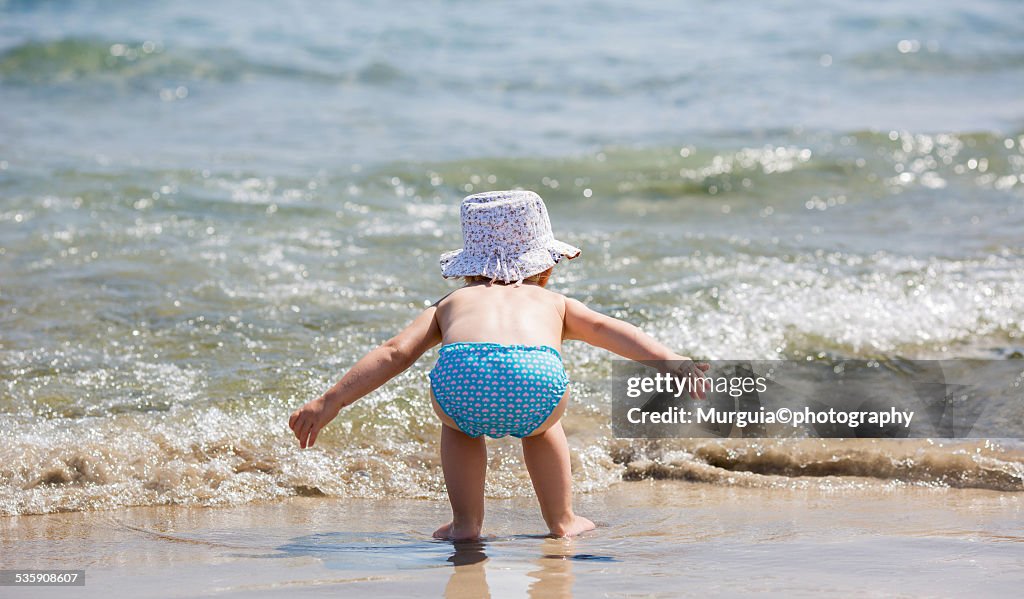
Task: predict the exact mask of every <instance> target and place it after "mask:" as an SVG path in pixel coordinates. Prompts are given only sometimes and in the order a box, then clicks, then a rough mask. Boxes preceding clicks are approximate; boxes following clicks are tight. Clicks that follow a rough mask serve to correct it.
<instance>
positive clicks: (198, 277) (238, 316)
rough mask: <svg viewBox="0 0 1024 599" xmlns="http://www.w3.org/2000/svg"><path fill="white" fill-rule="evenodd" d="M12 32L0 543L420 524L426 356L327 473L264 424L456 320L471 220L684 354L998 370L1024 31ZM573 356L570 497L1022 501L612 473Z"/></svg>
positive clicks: (289, 22)
mask: <svg viewBox="0 0 1024 599" xmlns="http://www.w3.org/2000/svg"><path fill="white" fill-rule="evenodd" d="M0 11H2V12H0V105H2V112H0V433H2V435H3V437H2V438H3V439H4V442H3V443H2V445H0V486H3V487H4V488H5V492H4V493H3V494H0V512H2V513H25V512H40V511H54V510H65V509H86V508H90V507H109V506H116V505H123V504H149V503H178V502H182V503H235V502H245V501H250V500H253V499H259V498H267V497H275V496H279V495H291V494H295V493H299V494H325V495H340V496H350V495H358V496H375V495H379V494H392V495H402V496H413V497H420V496H438V495H439V494H440V493H441V492H442V491H443V487H442V484H441V479H440V471H439V468H438V464H437V458H436V447H435V445H436V441H435V436H436V430H435V427H436V420H435V419H434V417H433V415H432V413H431V411H430V408H429V406H428V405H427V403H426V396H425V390H426V374H425V373H426V370H427V369H428V368H429V366H430V364H431V363H432V361H433V358H434V357H435V354H434V352H431V353H430V354H428V355H427V356H425V357H424V359H423V360H422V361H421V362H420V363H419V364H417V365H416V367H414V368H413V369H412V370H410V371H408V372H407V373H404V374H403V375H401V376H400V377H398V378H397V379H396V380H395V381H393V382H392V383H391V384H390V385H388V386H387V387H385V388H384V389H382V390H380V391H378V392H377V393H375V394H374V395H372V396H371V397H368V398H367V399H366V400H364V401H363V402H361V403H360V404H357V405H356V406H355V407H353V408H352V410H351V411H349V412H347V413H346V415H345V416H343V417H342V418H340V419H339V420H338V421H337V422H336V423H335V424H334V425H332V427H331V428H330V429H329V430H328V431H327V432H326V434H325V435H324V436H322V437H321V439H322V441H321V443H322V445H323V447H322V448H321V449H317V450H313V451H311V452H306V453H301V452H299V451H298V450H297V448H296V447H294V445H293V444H292V443H293V440H290V439H289V435H288V431H287V428H286V417H287V414H288V413H289V412H290V411H291V410H292V409H294V408H295V407H297V406H298V405H301V404H302V403H303V402H305V401H306V400H308V399H310V398H311V397H315V396H316V395H317V394H319V393H320V392H322V391H323V390H324V389H325V388H326V387H327V386H328V385H330V384H331V383H332V382H333V381H334V380H336V378H337V377H338V376H340V375H341V374H342V373H343V372H344V369H345V368H346V367H347V366H349V365H351V364H352V363H353V362H354V361H355V360H356V359H357V358H358V357H359V356H360V355H361V354H362V353H363V352H365V351H367V350H368V349H370V348H372V347H373V346H374V345H375V344H376V343H379V342H380V341H382V340H384V339H386V338H387V337H389V336H390V335H391V334H392V333H393V332H394V331H395V330H396V329H397V328H399V327H401V326H402V325H403V324H404V323H406V322H407V321H409V320H410V319H411V318H412V317H413V316H414V315H415V314H416V312H417V310H418V309H419V308H421V307H422V306H423V305H424V304H425V303H429V302H431V301H433V300H435V299H437V298H439V297H441V296H442V295H444V294H445V293H446V292H447V291H448V290H450V289H451V288H452V286H453V283H449V282H445V281H443V280H442V279H441V278H440V276H439V273H438V266H437V257H438V255H439V254H440V253H441V252H443V251H445V250H449V249H453V248H456V247H458V246H459V245H460V243H461V236H460V231H459V224H458V202H459V200H460V199H461V197H462V196H463V195H465V194H467V193H470V192H473V191H480V190H484V189H502V188H511V187H524V188H529V189H533V190H535V191H537V192H538V193H540V194H541V195H542V196H544V197H545V199H546V200H547V202H548V206H549V209H550V212H551V215H552V219H553V221H554V225H555V229H556V233H557V234H558V235H559V236H560V237H561V238H563V239H565V240H566V241H567V242H569V243H572V244H574V245H577V246H579V247H581V248H582V249H583V254H582V256H581V259H580V260H574V261H573V262H572V263H570V264H567V265H565V266H564V267H563V266H560V267H559V268H558V269H557V270H556V273H555V277H554V280H553V282H552V286H553V287H554V288H556V289H558V290H559V291H562V292H564V293H567V294H569V295H572V296H573V297H577V298H579V299H581V300H583V301H586V302H587V303H588V304H589V305H591V306H592V307H594V308H595V309H599V310H601V311H604V312H607V313H609V314H613V315H615V316H619V317H623V318H626V319H629V320H630V321H632V322H635V323H636V324H638V325H640V326H642V327H644V328H645V329H646V330H648V331H650V332H651V333H653V334H655V335H656V336H658V337H659V338H660V339H662V340H663V341H665V342H667V343H670V344H672V345H673V346H674V347H678V348H679V349H680V351H681V352H685V353H689V354H693V355H697V356H701V357H706V358H729V359H735V358H746V357H749V358H757V359H772V358H780V357H787V358H794V357H796V358H802V357H804V356H807V355H812V356H817V355H819V354H824V355H838V356H850V357H881V358H885V357H898V356H902V357H911V358H926V357H944V358H948V357H952V356H967V355H969V356H974V357H992V358H997V359H1002V358H1006V357H1010V356H1014V355H1019V352H1020V351H1021V348H1022V346H1024V343H1022V341H1021V339H1022V334H1024V329H1022V326H1021V323H1022V322H1024V307H1022V306H1024V304H1022V303H1021V302H1020V301H1019V299H1017V298H1019V297H1021V295H1022V293H1024V243H1022V240H1024V237H1022V235H1021V231H1022V230H1024V205H1022V203H1021V200H1022V197H1024V195H1022V193H1024V192H1022V190H1024V150H1022V146H1021V144H1022V143H1024V101H1022V98H1024V94H1022V93H1021V92H1024V85H1022V83H1021V82H1022V81H1024V78H1022V75H1024V9H1022V8H1021V6H1020V5H1019V3H1016V2H1009V1H1006V2H998V1H987V2H979V3H973V4H971V5H970V6H967V5H963V4H962V3H954V2H937V3H930V4H929V5H928V8H927V10H924V9H922V8H921V6H920V5H919V4H917V3H910V2H890V3H886V4H884V5H871V6H860V5H852V4H849V3H839V2H826V3H815V4H813V5H805V4H804V3H786V4H781V5H780V4H775V5H772V6H771V7H766V6H765V7H762V6H756V5H755V6H744V7H743V8H742V9H739V8H736V7H734V6H729V5H723V4H720V3H711V2H697V3H689V4H687V5H686V6H674V5H672V4H670V3H653V2H652V3H640V4H636V3H632V4H630V5H629V7H628V8H627V7H619V6H614V5H611V4H604V3H583V2H562V3H550V4H549V3H527V4H522V3H519V4H517V5H516V6H515V7H514V8H513V7H510V6H509V7H504V6H485V7H480V6H476V5H474V4H472V3H462V2H440V3H427V4H416V5H407V6H405V5H403V8H402V9H401V10H396V9H394V8H393V7H392V8H385V7H375V6H367V5H362V4H357V3H330V4H312V3H310V4H307V3H302V2H297V3H291V4H289V5H288V6H287V7H285V8H282V7H281V6H280V5H277V4H271V3H233V2H223V3H204V4H192V3H150V2H138V3H131V4H124V3H112V2H92V3H86V2H80V3H60V4H45V3H44V4H39V3H20V2H3V3H0ZM564 353H565V361H566V364H567V368H568V369H569V374H570V377H571V378H572V379H573V381H574V382H573V385H574V387H573V392H574V394H575V397H576V401H575V403H574V405H573V406H572V408H571V409H570V414H569V416H568V417H567V420H566V427H567V430H568V431H569V434H570V442H571V443H572V445H573V449H574V460H575V466H577V468H576V471H577V472H578V474H579V476H578V480H579V484H580V486H581V488H582V489H600V488H604V487H606V486H607V485H608V484H611V483H612V482H614V481H616V480H620V479H621V478H622V476H624V475H625V476H631V474H630V473H637V472H640V473H648V474H646V475H653V476H678V477H683V478H685V477H694V476H697V477H705V478H709V479H711V480H715V481H719V482H721V483H722V484H734V481H735V480H737V476H738V478H739V479H740V480H744V481H747V482H745V483H743V484H750V485H756V484H769V483H768V482H765V481H767V479H763V480H762V479H759V478H757V477H759V476H763V475H764V473H771V472H775V471H777V470H779V469H780V468H782V469H784V470H785V471H786V472H789V473H798V472H800V469H801V468H803V467H806V466H808V465H809V466H811V470H814V468H813V466H814V465H815V464H831V463H833V462H834V461H835V460H836V456H838V455H843V456H847V457H848V458H849V459H850V460H851V463H852V464H855V466H851V467H850V470H849V472H850V473H853V472H858V473H863V472H868V473H874V474H876V475H877V476H878V477H880V478H883V479H886V480H889V479H892V480H893V481H895V482H899V481H911V482H913V483H914V484H917V483H922V482H923V483H924V484H932V483H934V484H954V485H957V484H959V485H961V486H981V487H985V488H997V489H1001V490H1019V489H1021V488H1022V484H1024V483H1022V482H1021V480H1022V477H1021V473H1022V472H1024V466H1022V463H1024V460H1022V458H1021V457H1020V454H1019V449H1018V448H1016V446H1014V445H1012V444H1007V443H1005V442H1000V443H980V444H977V445H968V446H966V449H964V446H960V445H955V444H951V445H948V446H945V445H942V444H939V445H940V447H939V448H937V449H936V448H935V447H933V446H931V445H926V444H922V445H919V446H918V445H914V446H913V447H911V446H907V445H903V446H899V447H896V446H889V445H872V444H866V445H865V444H861V445H856V446H851V444H850V443H847V444H845V445H844V444H842V442H835V443H833V444H826V445H824V446H822V447H820V448H819V449H818V450H814V451H812V450H811V449H808V448H804V449H801V450H799V451H795V453H794V452H789V454H788V455H789V456H790V457H784V456H785V455H787V451H789V450H788V449H787V450H785V451H783V450H779V451H775V449H778V448H780V447H783V448H785V447H787V446H785V445H784V444H780V443H781V442H780V443H771V442H764V443H763V444H742V445H741V444H731V445H730V444H728V443H710V442H699V443H697V442H693V443H688V442H679V443H677V444H665V445H664V446H648V445H646V444H644V445H638V444H633V443H632V442H629V441H620V440H615V439H612V438H611V435H610V430H609V422H608V414H607V409H608V398H607V390H606V387H605V381H606V377H607V376H608V375H609V373H610V364H609V357H610V356H609V355H608V354H606V353H603V352H601V351H598V350H593V349H591V348H587V347H585V346H579V345H575V344H567V346H566V351H565V352H564ZM723 448H724V449H723ZM963 451H966V452H967V454H969V455H972V456H974V457H968V458H963V457H962V456H963V454H962V453H957V452H963ZM721 452H726V453H729V452H733V453H731V454H730V455H732V456H733V457H734V458H735V456H736V455H737V454H736V452H739V453H738V455H739V456H740V457H741V458H742V456H747V455H749V456H758V459H753V457H752V458H751V459H750V460H745V459H714V457H715V456H718V455H719V454H720V453H721ZM766 452H767V453H766ZM935 452H937V453H935ZM761 455H775V456H776V459H778V460H782V463H784V466H785V467H784V468H783V467H782V466H780V465H779V463H770V461H769V462H762V461H760V457H759V456H761ZM792 455H798V456H801V457H799V458H797V459H796V462H794V461H793V458H792V457H791V456H792ZM851 455H852V456H853V457H849V456H851ZM666 456H667V457H666ZM651 457H655V458H658V459H662V460H663V463H664V464H668V466H666V467H664V468H648V467H647V466H645V464H647V462H645V461H644V460H646V459H648V458H651ZM897 458H898V459H906V460H910V462H909V464H910V465H909V466H908V467H907V468H908V469H901V468H896V469H892V468H888V467H885V468H882V467H877V468H875V467H873V466H872V464H875V463H877V462H878V461H879V460H882V461H888V460H890V459H897ZM492 459H493V461H494V464H495V465H496V466H499V465H500V466H502V467H501V468H496V469H492V470H493V471H494V472H493V474H492V478H491V480H490V482H489V484H490V487H489V491H490V492H491V493H492V494H493V495H503V496H511V495H517V494H524V493H529V492H530V491H529V487H528V483H527V482H525V479H524V478H523V477H522V476H521V474H522V472H521V470H522V469H521V464H520V463H519V461H518V460H519V457H518V454H517V452H516V449H515V447H514V446H512V445H508V444H503V443H497V444H495V446H494V452H493V458H492ZM801 460H803V461H801ZM915 460H916V461H915ZM936 463H941V466H936V465H935V464H936ZM751 464H753V465H751ZM758 464H760V465H758ZM925 464H927V465H925ZM842 473H843V472H839V474H842ZM385 474H386V475H385ZM747 475H749V476H747ZM795 478H796V476H794V479H795ZM772 480H773V481H774V479H772ZM730 481H733V482H730ZM757 481H761V482H757ZM951 481H952V482H951ZM956 481H961V482H959V483H957V482H956ZM963 481H967V482H963ZM771 484H775V482H771Z"/></svg>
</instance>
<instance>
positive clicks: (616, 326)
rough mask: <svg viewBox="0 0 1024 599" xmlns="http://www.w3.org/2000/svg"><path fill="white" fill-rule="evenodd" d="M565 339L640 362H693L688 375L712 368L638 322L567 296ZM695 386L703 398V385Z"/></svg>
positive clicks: (563, 335) (563, 332) (699, 395)
mask: <svg viewBox="0 0 1024 599" xmlns="http://www.w3.org/2000/svg"><path fill="white" fill-rule="evenodd" d="M562 338H563V339H576V340H579V341H584V342H586V343H589V344H590V345H593V346H596V347H600V348H603V349H607V350H608V351H610V352H613V353H616V354H618V355H620V356H622V357H623V358H629V359H630V360H636V361H638V362H660V363H666V362H679V363H681V364H682V365H688V364H693V366H695V367H696V368H695V369H694V368H687V369H685V370H686V371H685V372H681V374H684V375H685V376H696V375H697V374H698V372H699V373H700V374H701V377H703V371H706V370H707V369H708V368H709V365H708V364H706V363H694V362H693V360H692V359H690V358H688V357H686V356H681V355H679V354H677V353H676V352H674V351H672V350H671V349H669V348H668V347H666V346H665V345H663V344H662V343H660V342H659V341H658V340H657V339H655V338H654V337H651V336H650V335H648V334H647V333H644V332H643V331H641V330H640V329H639V328H638V327H636V326H635V325H632V324H630V323H628V322H625V321H623V320H619V319H618V318H613V317H611V316H607V315H605V314H601V313H600V312H596V311H594V310H591V309H590V308H588V307H586V306H585V305H584V304H583V303H582V302H580V301H579V300H574V299H572V298H568V297H567V298H565V324H564V329H563V331H562ZM674 370H676V371H678V369H674ZM695 388H696V389H697V390H698V391H697V393H696V396H697V397H700V398H701V399H704V397H705V394H704V392H703V388H702V387H701V386H700V385H697V386H695ZM691 395H694V394H692V393H691Z"/></svg>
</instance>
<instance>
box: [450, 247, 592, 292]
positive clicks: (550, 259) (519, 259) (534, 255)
mask: <svg viewBox="0 0 1024 599" xmlns="http://www.w3.org/2000/svg"><path fill="white" fill-rule="evenodd" d="M580 251H581V250H580V248H578V247H576V246H574V245H569V244H568V243H565V242H564V241H559V240H557V239H552V240H551V241H550V242H549V243H548V244H547V245H545V246H544V247H539V248H534V249H532V250H528V251H526V252H523V253H522V254H519V255H517V256H508V261H509V263H510V265H511V269H510V270H512V271H515V272H518V273H520V274H521V276H522V277H523V278H524V279H525V278H527V277H532V276H533V275H535V274H538V273H542V272H544V271H545V270H547V269H549V268H551V267H552V266H554V265H556V264H558V263H559V262H561V261H562V258H568V259H569V260H572V259H573V258H576V257H577V256H579V255H580ZM488 262H490V264H488ZM488 267H490V268H493V267H494V260H493V259H492V258H491V256H489V255H482V254H474V253H472V252H467V251H465V250H453V251H450V252H445V253H444V254H441V276H442V277H444V278H446V279H448V278H451V277H471V276H493V275H492V273H490V271H488V272H487V273H485V272H484V270H485V269H486V268H488ZM498 278H499V279H501V280H503V281H505V282H510V281H512V280H515V279H506V278H503V277H498Z"/></svg>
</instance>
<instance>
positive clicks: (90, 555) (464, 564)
mask: <svg viewBox="0 0 1024 599" xmlns="http://www.w3.org/2000/svg"><path fill="white" fill-rule="evenodd" d="M577 504H578V506H579V509H578V511H579V513H580V514H582V515H586V516H587V517H590V518H591V519H593V520H595V522H597V523H598V525H599V528H598V530H597V531H595V532H594V533H588V534H586V535H583V536H582V537H580V538H578V539H552V538H546V537H544V536H543V535H542V534H541V533H542V532H543V530H544V527H543V522H542V520H541V518H540V513H539V510H538V508H537V507H536V505H535V500H534V499H533V498H529V497H520V498H514V499H489V500H488V504H487V507H488V515H487V520H486V522H485V527H484V530H485V533H486V536H485V538H484V539H482V540H481V541H480V542H478V543H462V544H452V543H450V542H445V541H437V540H434V539H431V538H430V533H431V531H432V530H433V529H434V528H435V527H436V526H437V525H438V524H441V523H443V521H445V519H446V518H447V517H448V515H449V511H448V504H447V502H445V501H438V500H427V499H378V500H372V499H335V498H322V497H291V498H287V499H281V500H275V501H265V502H259V503H252V504H245V505H236V506H214V507H189V506H147V507H135V508H122V509H117V510H109V511H96V512H68V513H59V514H39V515H25V516H10V517H6V518H3V519H0V531H2V535H0V536H2V538H3V541H2V546H3V549H4V551H3V556H4V557H3V558H0V567H2V568H3V569H14V568H25V569H44V568H62V569H82V568H84V569H85V570H86V585H85V586H84V587H77V589H78V590H74V588H72V589H68V588H60V587H36V588H33V589H32V592H31V596H41V597H48V596H67V595H66V593H72V596H83V597H84V596H93V595H98V594H101V593H102V594H105V593H109V592H112V591H117V592H119V593H123V592H131V593H132V594H133V595H134V596H140V597H195V596H218V597H219V596H235V595H238V596H242V595H245V596H251V595H253V594H260V593H263V594H273V593H275V592H281V591H283V590H286V589H287V590H288V592H299V591H304V592H325V591H326V590H328V589H331V590H340V589H344V590H346V591H350V592H356V589H359V591H358V592H359V593H360V594H366V593H373V594H374V596H377V597H392V596H395V597H398V596H408V595H409V594H412V593H417V594H422V593H424V592H425V590H426V589H431V590H432V591H431V594H435V595H438V594H442V595H446V596H481V595H482V594H484V593H486V592H488V591H489V592H490V593H491V595H492V596H494V597H502V596H522V595H524V594H527V593H537V595H538V596H566V597H567V596H570V595H571V594H573V593H575V594H578V595H581V596H588V595H590V594H593V593H594V592H598V591H601V592H604V593H606V595H607V596H612V597H618V596H627V595H629V594H635V593H641V594H643V593H655V594H656V593H658V592H665V591H667V590H673V589H674V590H677V591H682V590H684V589H685V590H686V592H693V593H695V594H696V593H698V592H707V591H711V592H727V593H740V592H769V593H777V594H783V593H784V594H789V595H792V594H796V595H801V594H812V593H813V594H816V595H818V594H846V593H848V592H849V591H851V590H852V589H854V588H857V589H858V590H861V591H867V592H869V593H870V592H874V593H878V594H882V593H885V594H890V593H893V592H902V593H908V594H950V593H956V592H957V590H961V591H964V592H966V591H967V590H968V589H970V590H971V591H972V592H973V593H979V592H981V593H986V594H1012V592H1013V590H1012V589H1014V588H1015V587H1016V582H1017V581H1019V580H1020V579H1021V576H1024V559H1022V558H1024V530H1022V527H1021V526H1020V524H1019V523H1020V522H1021V521H1024V496H1022V495H1020V494H1016V493H1005V492H998V491H988V490H979V489H951V488H931V487H919V486H892V485H865V486H863V487H860V488H857V487H850V486H841V487H836V488H830V486H829V485H819V486H818V487H816V488H804V489H792V488H790V489H779V488H741V487H723V486H720V485H708V484H704V483H692V482H683V481H654V480H644V481H634V482H623V483H620V484H616V485H614V486H613V487H611V488H610V489H608V490H605V491H601V492H596V493H587V494H580V495H578V496H577ZM55 547H56V550H55ZM738 572H742V573H743V575H742V576H739V575H738V574H737V573H738Z"/></svg>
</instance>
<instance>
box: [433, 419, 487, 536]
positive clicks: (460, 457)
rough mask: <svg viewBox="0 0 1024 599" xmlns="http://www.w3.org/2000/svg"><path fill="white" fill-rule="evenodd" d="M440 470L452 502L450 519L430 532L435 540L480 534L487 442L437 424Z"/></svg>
mask: <svg viewBox="0 0 1024 599" xmlns="http://www.w3.org/2000/svg"><path fill="white" fill-rule="evenodd" d="M441 469H442V470H444V484H445V487H447V488H448V500H449V501H450V502H451V504H452V521H451V522H449V523H448V524H445V525H444V526H442V527H441V528H439V529H437V530H436V531H434V537H435V538H438V539H452V540H464V539H475V538H477V537H479V536H480V529H481V527H483V523H484V480H485V479H486V475H487V445H486V444H485V442H484V438H483V437H477V438H475V439H474V438H473V437H470V436H469V435H467V434H466V433H463V432H462V431H458V430H455V429H453V428H452V427H450V426H448V425H441Z"/></svg>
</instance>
